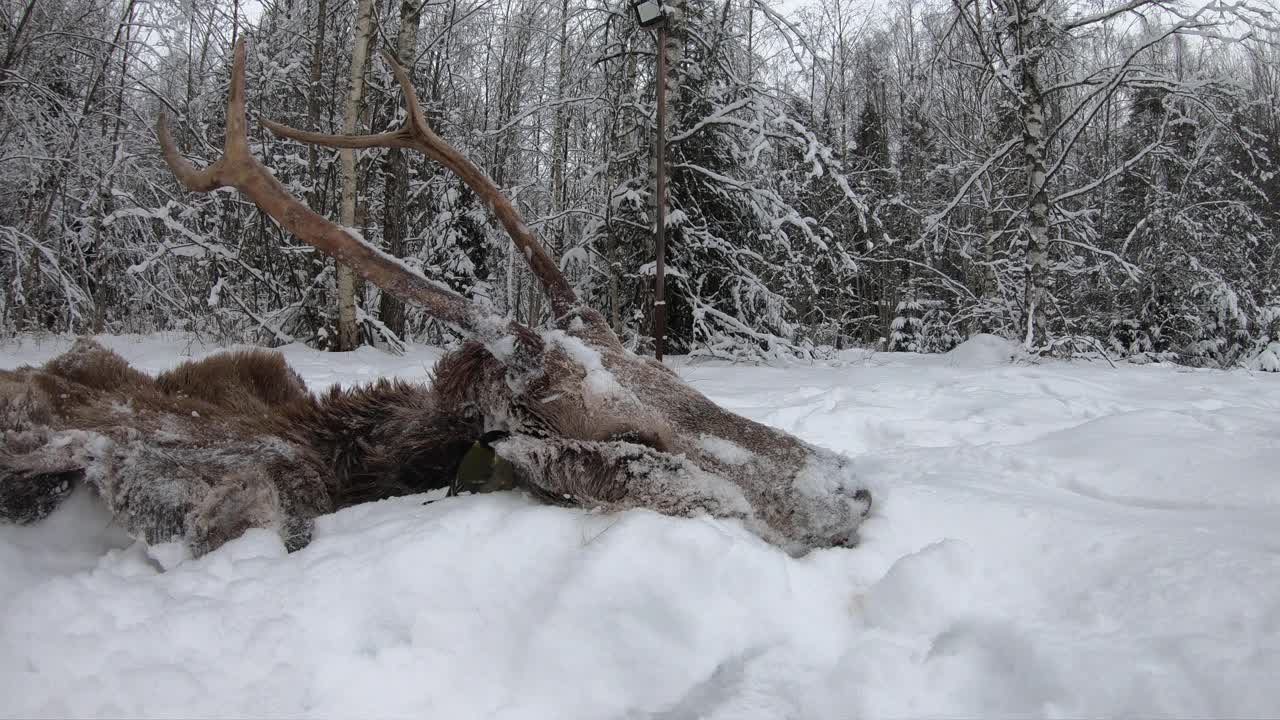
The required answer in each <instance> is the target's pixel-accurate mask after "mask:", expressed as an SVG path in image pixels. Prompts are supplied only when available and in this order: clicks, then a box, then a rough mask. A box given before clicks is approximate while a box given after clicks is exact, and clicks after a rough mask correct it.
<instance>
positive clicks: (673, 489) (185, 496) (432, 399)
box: [0, 331, 871, 555]
mask: <svg viewBox="0 0 1280 720" xmlns="http://www.w3.org/2000/svg"><path fill="white" fill-rule="evenodd" d="M521 345H522V347H519V348H515V349H510V348H508V349H507V351H508V352H509V353H514V355H510V354H509V355H508V356H507V357H506V358H504V359H499V357H498V356H496V355H495V354H494V351H491V350H490V349H488V348H486V347H485V346H483V345H481V344H480V343H477V342H467V343H465V344H464V345H463V346H462V348H461V349H459V350H457V351H455V352H452V353H449V354H447V355H446V356H444V357H443V358H441V360H440V361H439V362H438V363H437V365H436V368H435V372H434V374H433V379H432V381H431V383H430V384H416V383H408V382H403V381H399V380H385V379H384V380H378V381H375V382H373V383H371V384H368V385H364V386H359V387H354V388H345V389H344V388H333V389H331V390H329V391H328V392H326V393H323V394H319V395H315V394H312V393H310V392H308V390H307V389H306V387H305V385H304V384H303V382H302V379H301V378H300V377H299V376H298V375H297V373H295V372H294V371H293V370H292V369H291V368H290V367H289V366H288V365H287V364H286V363H285V361H284V359H283V358H282V357H281V356H280V355H279V354H278V353H275V352H270V351H261V350H255V351H237V352H226V353H221V354H217V355H213V356H211V357H209V358H207V359H204V360H200V361H196V362H188V363H184V364H182V365H180V366H178V367H177V368H175V369H173V370H171V371H169V372H166V373H163V374H161V375H159V376H158V377H155V378H152V377H150V376H148V375H145V374H143V373H140V372H138V371H136V370H134V369H133V368H131V367H129V365H128V364H127V363H126V362H125V361H124V360H123V359H122V358H120V357H119V356H118V355H116V354H115V353H113V352H111V351H110V350H107V349H106V348H104V347H102V346H101V345H99V344H98V343H96V342H94V341H92V340H87V339H82V340H79V341H77V342H76V343H75V345H74V346H73V347H72V348H71V349H70V350H69V351H67V352H66V353H65V354H63V355H61V356H59V357H57V358H54V359H53V360H51V361H49V362H48V363H47V364H45V365H44V366H42V367H38V368H35V367H23V368H19V369H17V370H12V371H0V434H3V440H4V445H3V449H0V519H4V520H8V521H11V522H18V523H30V522H34V521H37V520H39V519H41V518H43V517H45V516H46V515H48V514H49V513H50V512H52V511H53V510H54V509H55V508H56V507H57V506H58V504H59V503H60V502H61V501H62V500H63V499H65V498H66V497H67V496H68V495H69V494H70V493H71V491H72V490H73V489H74V487H75V486H76V485H77V484H80V483H84V484H87V485H88V486H90V487H91V488H92V489H93V490H94V491H95V492H96V493H97V495H98V496H99V497H100V498H101V499H102V500H103V501H104V502H105V503H106V505H107V507H108V509H109V510H110V511H111V512H112V513H113V514H114V516H115V518H116V521H117V522H118V523H119V524H120V525H121V526H123V527H124V528H125V529H126V530H127V531H128V532H130V533H131V534H132V535H133V536H135V537H138V538H141V539H143V540H145V541H146V542H148V543H160V542H167V541H171V540H175V539H177V540H181V541H184V542H185V543H187V544H188V546H189V547H190V548H191V551H192V553H193V554H195V555H200V554H203V553H206V552H208V551H210V550H212V549H214V548H216V547H218V546H220V545H221V544H223V543H225V542H227V541H228V540H231V539H233V538H235V537H238V536H239V535H240V534H242V533H243V532H244V531H245V530H247V529H249V528H270V529H273V530H274V531H276V532H278V533H279V534H280V536H281V538H282V539H283V541H284V543H285V545H286V547H288V548H289V549H290V550H295V549H298V548H301V547H303V546H305V545H306V544H307V543H308V542H309V541H310V537H311V529H312V525H313V522H314V519H315V517H316V516H317V515H321V514H324V513H328V512H333V511H334V510H337V509H339V508H341V507H345V506H348V505H351V504H354V503H359V502H365V501H369V500H377V499H380V498H385V497H391V496H396V495H404V494H411V493H420V492H425V491H427V490H432V489H437V488H446V487H450V486H451V484H452V483H453V480H454V478H455V475H456V473H457V468H458V465H459V463H460V462H461V460H462V458H463V456H464V455H465V454H466V453H467V451H468V450H469V449H470V448H471V447H472V445H473V443H474V442H475V441H476V440H477V439H478V438H480V437H481V436H482V435H484V434H485V433H495V432H496V434H493V435H492V436H493V437H495V438H497V439H495V440H493V442H492V449H493V451H494V452H495V453H496V454H497V455H498V456H500V457H501V458H502V459H503V460H505V461H506V462H507V463H509V465H510V467H511V469H512V474H513V478H514V482H515V485H516V486H517V487H519V488H523V489H525V490H528V491H530V492H531V493H533V495H534V496H536V497H537V498H540V499H542V500H544V501H546V502H550V503H556V504H563V505H579V506H586V507H594V508H602V509H605V510H622V509H628V508H648V509H651V510H655V511H658V512H662V513H665V514H670V515H683V516H688V515H695V514H701V513H707V514H710V515H713V516H716V517H722V518H733V519H738V520H741V521H742V522H743V523H744V524H746V526H747V527H748V528H750V529H751V530H752V531H754V532H755V533H756V534H758V535H760V536H761V537H762V538H764V539H766V540H768V541H770V542H772V543H775V544H777V545H779V546H781V547H783V548H785V549H787V550H788V551H790V552H792V553H795V554H800V553H803V552H806V551H808V550H809V549H812V548H815V547H831V546H851V545H853V544H855V543H856V540H857V534H856V530H857V526H858V525H859V523H860V522H861V520H862V518H863V517H865V515H866V514H867V512H868V511H869V509H870V505H871V498H870V495H869V494H868V493H867V491H866V490H865V489H862V488H860V487H857V486H849V485H846V482H847V479H848V478H851V475H850V472H849V469H848V461H847V460H846V459H845V458H842V457H841V456H839V455H836V454H835V453H831V452H829V451H825V450H822V449H820V448H814V447H812V446H809V445H807V444H805V443H802V442H800V441H799V440H796V439H794V438H791V437H790V436H787V435H785V434H782V433H779V432H778V431H776V430H773V429H772V428H768V427H766V426H763V425H759V424H757V423H753V422H751V421H749V420H745V419H743V418H739V417H737V416H734V415H731V414H729V413H727V412H725V411H723V410H721V409H719V408H718V407H717V406H715V405H714V404H713V403H711V402H710V401H709V400H707V399H706V398H705V397H703V396H701V395H700V394H698V393H696V392H694V391H692V390H691V389H689V388H688V387H687V386H685V385H683V384H682V383H680V381H679V380H678V378H677V377H676V376H675V375H674V374H673V373H672V372H671V371H670V370H669V369H668V368H665V367H663V366H662V365H660V364H658V363H653V362H649V361H637V360H636V359H635V358H634V356H631V355H629V354H627V353H625V351H624V350H622V349H621V347H617V348H613V347H611V346H608V345H606V346H605V351H603V352H601V351H599V350H596V349H594V348H589V347H588V346H587V345H586V344H584V342H583V341H582V340H580V339H579V338H577V337H573V336H570V335H567V334H565V333H561V332H556V331H552V332H548V333H545V334H542V335H537V334H528V336H527V337H522V338H521ZM615 355H616V357H615ZM513 357H516V358H521V357H523V358H528V359H531V360H530V361H529V362H513V360H512V358H513ZM522 366H523V367H534V368H538V370H537V371H527V370H520V369H519V368H520V367H522ZM513 368H516V369H514V370H513ZM606 368H613V369H606ZM614 369H616V370H617V371H618V374H616V375H615V374H614ZM636 392H644V393H645V395H646V396H648V397H651V398H656V400H655V401H653V404H652V406H651V405H649V404H645V403H640V402H639V401H638V400H637V398H636V395H635V393H636ZM676 423H678V424H676ZM677 427H678V428H679V431H677V430H676V429H675V428H677ZM747 448H752V449H751V450H747Z"/></svg>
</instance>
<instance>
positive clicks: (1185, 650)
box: [0, 338, 1280, 720]
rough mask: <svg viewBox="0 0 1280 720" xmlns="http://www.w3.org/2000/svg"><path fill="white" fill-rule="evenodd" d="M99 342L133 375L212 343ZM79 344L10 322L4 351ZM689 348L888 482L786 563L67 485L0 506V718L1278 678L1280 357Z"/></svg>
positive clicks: (420, 506) (496, 511) (777, 698)
mask: <svg viewBox="0 0 1280 720" xmlns="http://www.w3.org/2000/svg"><path fill="white" fill-rule="evenodd" d="M106 342H107V343H108V344H109V345H111V346H112V347H113V348H114V349H116V350H117V351H119V352H121V353H122V354H123V355H124V356H125V357H126V358H127V359H129V360H130V361H131V362H134V363H135V364H138V365H139V366H140V367H143V368H144V369H146V370H148V371H152V372H154V371H158V370H162V369H164V368H167V367H170V366H172V365H174V364H176V363H178V362H179V361H181V360H182V359H184V358H183V353H185V352H189V351H190V352H193V353H194V354H204V353H205V352H207V351H210V350H212V349H213V348H207V349H201V348H198V347H197V348H189V346H188V343H187V342H186V341H184V340H163V339H141V338H133V339H117V338H107V339H106ZM65 347H66V343H63V342H61V341H59V342H47V343H43V344H39V345H33V344H31V343H26V344H23V345H22V346H8V347H5V348H0V367H9V366H13V365H16V364H19V363H21V362H40V361H42V360H44V359H45V358H47V357H49V356H51V355H53V354H55V353H57V352H59V351H61V350H63V349H65ZM285 354H286V355H287V356H288V358H289V360H290V362H292V363H294V365H295V367H297V368H298V369H299V371H300V372H301V373H302V374H303V376H304V377H305V378H306V379H307V381H308V382H309V383H311V384H312V385H313V386H317V387H323V386H326V385H328V384H331V383H334V382H342V383H348V382H358V381H364V380H368V379H371V378H373V377H377V376H379V375H399V376H402V377H406V378H422V377H424V376H425V375H426V373H427V371H428V369H429V368H430V366H431V364H432V363H433V362H434V359H435V358H436V357H438V354H439V353H438V352H437V351H434V350H430V349H424V348H411V351H410V353H409V354H408V355H406V356H401V357H391V356H386V355H382V354H380V353H377V352H374V351H361V352H359V353H354V354H346V355H343V356H342V357H341V358H340V360H338V361H335V359H334V356H332V355H326V354H323V353H316V352H312V351H309V350H306V349H305V348H299V347H289V348H286V349H285ZM678 367H679V369H680V371H681V372H682V374H683V375H684V376H685V377H686V378H687V379H689V380H690V381H691V382H692V383H693V384H694V385H695V386H696V387H698V388H699V389H700V390H702V391H703V392H706V393H707V394H708V395H709V396H711V397H712V398H714V399H716V400H717V401H719V402H721V403H723V404H725V405H726V406H728V407H729V408H730V409H733V410H734V411H736V412H740V413H742V414H745V415H747V416H749V417H751V418H753V419H755V420H758V421H761V422H766V423H770V424H773V425H777V426H779V427H783V428H785V429H788V430H790V431H793V432H796V433H797V434H799V435H800V436H802V437H804V438H806V439H808V440H810V441H812V442H815V443H818V444H822V445H826V446H829V447H833V448H836V449H840V450H843V451H846V452H847V453H849V454H850V455H851V456H852V457H853V458H854V461H855V463H856V465H857V467H858V469H859V472H860V473H862V474H863V475H864V476H865V477H867V478H871V479H874V480H875V484H876V486H877V487H879V488H882V490H881V491H880V494H879V496H878V497H877V501H876V503H877V504H876V515H875V516H874V517H872V518H871V519H870V520H868V522H867V523H866V524H865V525H864V526H863V533H862V539H863V542H862V544H861V545H860V546H859V547H858V548H856V549H852V550H823V551H818V552H814V553H811V554H810V555H808V556H806V557H804V558H800V559H794V558H791V557H789V556H787V555H786V554H785V553H783V552H781V551H779V550H777V549H776V548H773V547H771V546H769V545H767V544H765V543H764V542H762V541H761V540H759V539H758V538H756V537H755V536H754V535H752V534H751V533H749V532H747V531H746V530H745V529H744V528H742V527H741V526H740V525H738V524H737V523H734V522H725V521H717V520H713V519H710V518H705V517H704V518H694V519H676V518H669V517H664V516H661V515H657V514H654V513H651V512H646V511H632V512H627V513H618V514H601V513H592V512H585V511H581V510H573V509H565V508H555V507H548V506H543V505H539V504H537V503H535V502H533V501H532V500H531V499H529V498H528V497H525V496H523V495H520V494H517V493H505V494H495V495H488V496H477V497H459V498H445V499H437V498H426V497H421V496H419V497H405V498H396V499H394V500H388V501H384V502H379V503H371V504H366V505H361V506H357V507H353V508H348V509H346V510H343V511H342V512H339V513H336V514H334V515H330V516H326V517H323V518H320V520H319V522H318V525H317V528H316V535H315V539H314V541H313V542H312V543H311V545H309V546H308V547H307V548H305V549H303V550H301V551H299V552H296V553H293V554H288V553H286V552H285V551H284V548H283V547H282V546H281V544H280V541H279V539H278V538H277V537H275V536H274V535H272V534H271V533H268V532H264V531H255V532H250V533H248V534H247V535H245V536H243V537H241V538H240V539H238V540H236V541H233V542H231V543H228V544H227V545H226V546H224V547H222V548H220V549H219V550H217V551H215V552H213V553H210V554H209V555H207V556H205V557H202V558H199V559H195V560H192V559H190V558H189V557H186V556H185V554H184V553H183V552H182V551H181V548H177V547H174V546H169V545H166V546H159V547H153V548H144V547H143V546H141V545H139V544H134V543H132V542H131V541H130V540H129V538H127V537H124V536H123V535H122V534H121V533H120V532H119V531H118V529H117V528H115V527H114V526H113V525H112V524H111V518H110V517H109V516H107V514H106V513H105V512H104V511H103V510H102V508H101V506H100V505H98V504H97V503H96V502H95V499H94V498H93V497H92V496H91V495H89V494H88V493H87V492H81V493H77V494H76V495H73V496H72V498H71V499H70V500H69V501H68V502H67V503H66V504H65V505H64V506H63V507H62V508H61V509H60V510H58V511H57V512H56V513H54V515H53V516H51V517H50V518H48V519H47V520H45V521H44V522H42V523H39V524H36V525H33V526H30V527H14V526H3V525H0V716H3V717H254V718H264V717H268V718H277V717H405V718H421V717H444V718H475V717H491V718H508V719H510V718H547V719H555V720H559V719H560V718H568V719H574V718H584V719H586V718H650V717H659V718H693V717H698V718H725V719H726V720H727V719H733V720H739V719H744V718H745V719H752V718H761V719H765V718H768V719H774V718H805V719H806V720H808V719H817V720H821V719H824V718H831V719H833V720H843V719H845V718H852V717H864V718H880V717H889V718H901V717H1020V718H1021V717H1048V716H1058V717H1061V716H1067V717H1104V716H1105V717H1179V718H1181V717H1193V716H1194V717H1270V716H1274V714H1275V709H1276V708H1277V707H1280V688H1278V687H1277V685H1276V683H1275V677H1277V675H1280V583H1277V582H1276V578H1277V577H1280V554H1277V552H1276V548H1277V547H1280V491H1278V490H1277V488H1276V482H1275V478H1276V476H1275V468H1276V467H1278V466H1280V376H1277V375H1272V374H1263V373H1249V372H1245V371H1238V372H1220V371H1205V370H1187V369H1175V368H1168V367H1157V366H1144V367H1132V366H1122V367H1120V368H1118V369H1111V368H1108V367H1105V366H1102V367H1100V366H1097V365H1086V364H1083V363H1080V364H1071V363H1062V362H1058V361H1053V360H1046V361H1043V362H1042V363H1040V364H1038V365H1034V366H1014V365H1010V364H1007V363H1003V362H1002V363H1001V364H1000V366H998V367H992V366H990V365H987V366H983V367H978V368H964V367H954V366H951V365H950V364H949V362H948V359H947V358H946V357H942V356H921V355H915V354H911V353H906V354H893V353H887V354H878V355H876V356H875V357H874V358H871V359H870V361H869V362H867V363H865V364H863V365H862V366H859V367H847V366H828V367H823V366H807V367H790V368H771V367H733V366H728V365H723V364H722V365H683V364H679V365H678ZM719 451H720V452H722V453H724V454H725V456H726V457H732V456H733V454H734V453H735V452H736V449H735V448H719ZM427 500H437V501H435V502H431V503H430V504H424V503H425V502H426V501H427ZM162 568H167V570H163V569H162Z"/></svg>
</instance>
